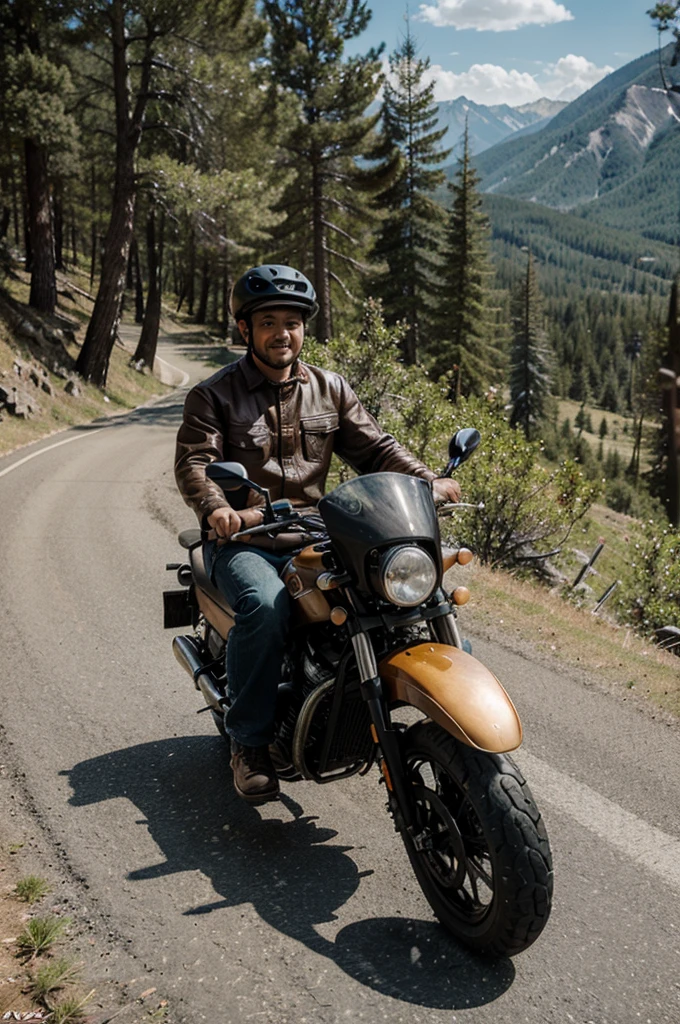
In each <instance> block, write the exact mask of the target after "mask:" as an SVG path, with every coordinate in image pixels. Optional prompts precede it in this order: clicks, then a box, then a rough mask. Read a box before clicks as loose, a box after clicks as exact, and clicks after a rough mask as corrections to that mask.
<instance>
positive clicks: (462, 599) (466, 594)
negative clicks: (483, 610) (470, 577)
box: [451, 587, 470, 606]
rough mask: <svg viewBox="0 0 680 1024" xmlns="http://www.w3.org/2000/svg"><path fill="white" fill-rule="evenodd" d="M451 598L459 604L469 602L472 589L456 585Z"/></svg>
mask: <svg viewBox="0 0 680 1024" xmlns="http://www.w3.org/2000/svg"><path fill="white" fill-rule="evenodd" d="M451 600H452V601H453V603H454V604H457V605H458V606H460V605H462V604H467V603H468V601H469V600H470V591H469V590H468V588H467V587H456V589H455V590H454V592H453V593H452V594H451Z"/></svg>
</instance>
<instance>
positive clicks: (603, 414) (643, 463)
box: [557, 398, 656, 472]
mask: <svg viewBox="0 0 680 1024" xmlns="http://www.w3.org/2000/svg"><path fill="white" fill-rule="evenodd" d="M557 404H558V410H559V412H558V424H559V426H560V427H561V425H562V423H563V421H564V420H565V419H568V420H569V421H570V422H571V429H572V433H573V434H574V436H576V434H578V433H579V431H578V428H577V427H576V426H575V425H574V423H575V420H576V417H577V416H578V414H579V412H580V410H581V403H580V402H574V401H572V400H571V399H570V398H561V399H559V401H558V403H557ZM584 413H585V415H586V416H588V415H590V419H591V422H592V426H593V430H592V432H590V431H588V430H583V431H582V436H583V438H584V439H585V440H586V441H587V442H588V444H589V445H590V447H591V448H592V450H593V453H595V452H597V450H598V449H599V447H600V423H601V422H602V420H603V419H604V420H606V421H607V434H606V436H605V437H604V438H603V439H602V448H603V452H604V457H605V458H606V457H607V454H608V453H609V452H614V451H615V452H618V453H619V455H620V457H621V462H622V465H623V466H624V468H625V467H626V466H627V465H628V464H629V462H630V460H631V457H632V455H633V441H634V438H633V419H632V417H631V416H623V415H621V414H620V413H613V412H608V411H607V410H606V409H597V408H596V407H595V406H594V405H586V406H585V409H584ZM655 431H656V424H654V423H651V422H647V421H645V424H644V427H643V444H642V452H641V456H640V468H641V470H642V471H643V472H644V470H645V469H648V468H649V464H650V463H649V454H648V453H649V448H650V439H651V438H652V435H653V434H654V433H655Z"/></svg>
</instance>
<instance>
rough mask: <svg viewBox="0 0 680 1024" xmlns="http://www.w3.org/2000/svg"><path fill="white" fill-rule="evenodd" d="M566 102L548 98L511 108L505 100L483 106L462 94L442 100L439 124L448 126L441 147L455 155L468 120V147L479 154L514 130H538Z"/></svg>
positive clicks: (438, 108)
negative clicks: (456, 97) (450, 150)
mask: <svg viewBox="0 0 680 1024" xmlns="http://www.w3.org/2000/svg"><path fill="white" fill-rule="evenodd" d="M566 105H567V104H566V103H563V102H560V101H559V100H549V99H547V98H543V99H540V100H535V101H534V102H533V103H525V104H523V106H522V107H510V106H508V105H507V104H506V103H500V104H495V105H494V106H486V105H485V104H483V103H475V102H474V101H473V100H469V99H467V98H466V97H465V96H459V97H458V99H455V100H444V101H442V102H440V103H438V104H437V113H438V116H439V126H440V127H442V128H443V127H445V128H446V129H447V133H446V135H445V136H444V138H443V139H442V141H441V146H442V148H443V149H452V150H453V151H454V155H458V153H459V152H460V151H461V138H462V135H463V132H464V131H465V122H466V120H467V122H468V130H469V133H470V147H471V149H472V152H473V153H474V154H479V153H482V152H484V150H486V149H488V148H489V147H490V146H494V145H496V144H497V143H499V142H502V141H503V140H504V139H506V138H508V137H509V136H511V135H514V134H515V133H516V132H520V131H523V132H526V131H531V132H533V131H538V130H539V129H540V128H542V127H544V126H545V125H546V124H547V123H548V122H549V121H550V120H551V118H553V117H554V116H555V115H556V114H558V113H559V112H560V111H561V110H562V109H564V107H566Z"/></svg>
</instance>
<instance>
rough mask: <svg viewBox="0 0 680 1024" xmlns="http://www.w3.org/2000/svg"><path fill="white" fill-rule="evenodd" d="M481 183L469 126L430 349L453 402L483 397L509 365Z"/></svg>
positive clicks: (456, 182)
mask: <svg viewBox="0 0 680 1024" xmlns="http://www.w3.org/2000/svg"><path fill="white" fill-rule="evenodd" d="M478 185H479V176H478V175H477V172H476V171H475V170H474V168H473V166H472V163H471V160H470V145H469V134H468V128H467V125H466V127H465V135H464V139H463V155H462V156H461V157H460V159H459V160H458V168H457V172H456V176H455V178H454V180H453V181H452V182H451V183H450V185H449V189H450V191H451V193H452V195H453V204H452V207H451V211H450V213H449V218H448V225H447V242H446V245H445V247H444V253H443V258H444V266H443V268H442V272H441V281H442V289H441V298H440V302H439V308H438V310H437V338H436V339H435V340H434V341H433V342H432V344H431V346H430V353H431V355H432V357H433V361H432V373H433V374H434V375H435V376H441V375H446V376H447V377H448V378H449V379H450V381H451V396H452V398H454V399H456V398H458V397H459V396H460V395H466V396H467V395H471V394H477V395H479V394H483V393H485V392H486V390H487V389H488V388H489V387H490V386H492V385H494V384H496V383H497V382H498V380H499V378H500V377H501V376H502V367H503V365H504V361H505V360H504V354H503V352H502V351H501V349H500V347H499V346H498V344H497V343H496V340H495V338H494V336H493V335H494V330H493V328H492V324H491V310H490V301H489V288H488V280H489V278H490V276H491V274H492V271H491V268H490V266H489V257H488V251H489V221H488V218H487V216H486V215H485V214H484V212H483V211H482V199H481V196H480V194H479V191H478Z"/></svg>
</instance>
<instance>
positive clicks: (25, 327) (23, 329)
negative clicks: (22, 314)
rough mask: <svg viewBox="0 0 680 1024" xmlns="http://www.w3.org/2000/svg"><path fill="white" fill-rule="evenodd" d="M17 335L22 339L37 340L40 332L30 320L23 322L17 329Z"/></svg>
mask: <svg viewBox="0 0 680 1024" xmlns="http://www.w3.org/2000/svg"><path fill="white" fill-rule="evenodd" d="M16 333H17V334H20V335H21V336H22V338H37V337H38V334H39V331H38V330H37V328H35V327H34V326H33V324H32V323H31V321H30V320H22V321H21V323H20V324H19V326H18V327H17V329H16Z"/></svg>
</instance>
